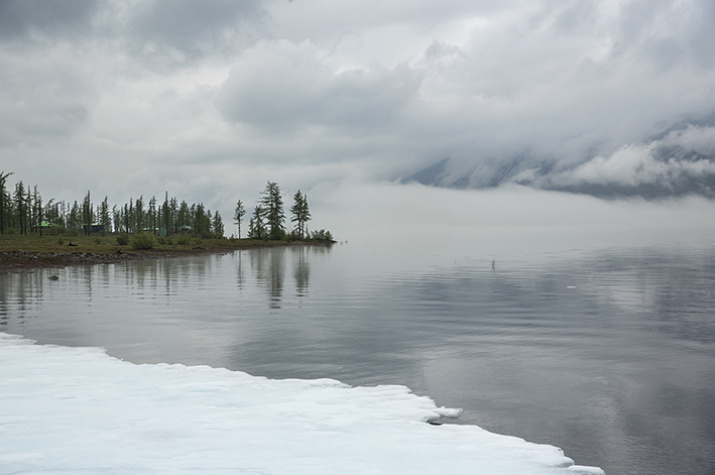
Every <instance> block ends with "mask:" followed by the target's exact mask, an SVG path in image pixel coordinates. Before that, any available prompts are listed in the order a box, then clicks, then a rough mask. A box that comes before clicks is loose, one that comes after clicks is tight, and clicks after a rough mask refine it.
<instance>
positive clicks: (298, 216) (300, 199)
mask: <svg viewBox="0 0 715 475" xmlns="http://www.w3.org/2000/svg"><path fill="white" fill-rule="evenodd" d="M290 213H291V221H292V222H294V223H295V227H294V228H293V235H294V236H296V237H297V238H298V239H303V238H305V235H306V229H305V225H306V223H307V222H308V221H309V220H310V218H311V216H310V209H309V208H308V197H307V196H306V195H304V194H303V193H301V191H300V190H298V191H297V192H296V194H295V195H294V196H293V206H291V208H290Z"/></svg>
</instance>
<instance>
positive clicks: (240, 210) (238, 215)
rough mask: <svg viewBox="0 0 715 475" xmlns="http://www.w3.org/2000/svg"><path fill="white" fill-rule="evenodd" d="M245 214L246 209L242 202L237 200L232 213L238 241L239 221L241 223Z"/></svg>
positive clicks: (239, 237)
mask: <svg viewBox="0 0 715 475" xmlns="http://www.w3.org/2000/svg"><path fill="white" fill-rule="evenodd" d="M245 214H246V208H244V207H243V202H242V201H241V200H238V201H237V202H236V210H235V211H234V213H233V224H236V225H238V239H241V221H243V216H244V215H245Z"/></svg>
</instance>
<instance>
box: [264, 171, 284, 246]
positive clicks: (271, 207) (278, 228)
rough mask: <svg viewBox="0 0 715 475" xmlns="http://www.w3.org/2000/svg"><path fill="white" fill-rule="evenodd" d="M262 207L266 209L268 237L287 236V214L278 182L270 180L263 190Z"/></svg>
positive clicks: (278, 237)
mask: <svg viewBox="0 0 715 475" xmlns="http://www.w3.org/2000/svg"><path fill="white" fill-rule="evenodd" d="M261 194H262V195H263V197H262V198H261V208H263V210H264V211H265V217H266V226H267V227H268V230H267V231H268V238H269V239H273V240H279V239H283V238H285V227H284V226H283V223H284V222H285V214H284V213H283V198H281V189H280V187H279V186H278V184H277V183H275V182H271V181H269V182H268V184H267V185H266V188H265V189H264V190H263V192H261Z"/></svg>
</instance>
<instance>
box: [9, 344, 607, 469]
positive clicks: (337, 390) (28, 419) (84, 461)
mask: <svg viewBox="0 0 715 475" xmlns="http://www.w3.org/2000/svg"><path fill="white" fill-rule="evenodd" d="M457 413H458V411H457V410H454V409H447V408H443V407H437V406H436V405H435V403H434V402H433V401H432V400H431V399H429V398H426V397H420V396H417V395H415V394H412V393H411V392H410V390H409V389H408V388H406V387H404V386H377V387H350V386H347V385H345V384H342V383H340V382H338V381H335V380H329V379H319V380H297V379H294V380H270V379H267V378H262V377H256V376H250V375H248V374H245V373H241V372H235V371H229V370H226V369H220V368H210V367H207V366H188V367H187V366H183V365H167V364H156V365H136V364H132V363H128V362H125V361H121V360H118V359H116V358H113V357H110V356H108V355H106V354H105V352H104V351H103V350H101V349H98V348H68V347H60V346H51V345H37V344H35V343H34V342H32V341H30V340H26V339H23V338H21V337H17V336H14V335H8V334H6V333H0V441H2V443H0V474H3V475H5V474H36V473H45V472H46V471H50V470H51V471H52V473H53V474H66V473H95V474H130V473H131V474H134V473H142V474H144V473H146V474H152V473H211V474H229V473H230V474H236V473H242V474H291V475H296V474H304V473H305V474H331V475H332V474H353V473H356V474H357V473H359V474H370V475H378V474H411V475H413V474H445V473H449V474H535V475H536V474H570V475H573V474H576V473H588V474H598V473H601V474H602V473H603V472H602V471H601V470H600V469H596V468H591V467H581V466H576V465H574V464H573V461H572V460H571V459H569V458H567V457H565V456H564V454H563V453H562V451H561V450H560V449H558V448H555V447H552V446H547V445H537V444H532V443H528V442H526V441H524V440H522V439H518V438H516V437H509V436H502V435H496V434H492V433H490V432H487V431H485V430H483V429H481V428H479V427H476V426H463V425H451V424H444V425H439V426H436V425H431V424H427V423H426V422H425V421H427V420H430V419H434V418H439V417H441V416H454V415H456V414H457Z"/></svg>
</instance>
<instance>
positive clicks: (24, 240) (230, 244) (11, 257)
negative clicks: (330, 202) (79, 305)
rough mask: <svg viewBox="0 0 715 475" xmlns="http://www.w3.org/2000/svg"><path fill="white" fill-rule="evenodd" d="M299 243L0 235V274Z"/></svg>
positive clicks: (114, 236)
mask: <svg viewBox="0 0 715 475" xmlns="http://www.w3.org/2000/svg"><path fill="white" fill-rule="evenodd" d="M288 244H300V243H298V242H289V241H262V240H254V239H195V238H188V237H183V236H172V237H171V238H162V239H157V240H156V241H155V242H154V245H153V247H152V248H151V249H141V250H140V249H135V248H134V247H133V246H132V245H131V241H130V243H129V244H123V245H120V244H118V241H117V236H116V235H109V234H108V235H106V236H100V235H92V236H85V235H78V236H72V237H70V236H67V235H62V236H47V235H45V236H40V235H39V234H30V235H18V234H5V235H0V273H5V272H15V271H23V270H28V269H33V268H38V267H61V266H66V265H71V264H97V263H110V262H120V261H124V260H136V259H148V258H158V257H175V256H182V255H189V254H199V253H207V252H230V251H234V250H238V249H251V248H257V247H267V246H285V245H288Z"/></svg>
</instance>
